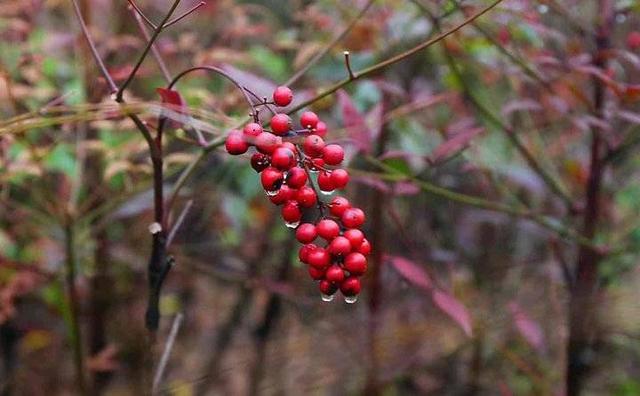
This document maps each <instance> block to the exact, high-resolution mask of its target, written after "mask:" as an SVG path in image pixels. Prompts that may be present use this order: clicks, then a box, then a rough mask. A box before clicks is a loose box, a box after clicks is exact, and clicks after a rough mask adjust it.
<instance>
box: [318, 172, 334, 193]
mask: <svg viewBox="0 0 640 396" xmlns="http://www.w3.org/2000/svg"><path fill="white" fill-rule="evenodd" d="M318 187H320V189H321V190H322V191H326V192H331V191H333V190H335V189H336V186H335V185H334V184H333V180H332V179H331V173H329V172H325V171H322V172H320V174H319V175H318Z"/></svg>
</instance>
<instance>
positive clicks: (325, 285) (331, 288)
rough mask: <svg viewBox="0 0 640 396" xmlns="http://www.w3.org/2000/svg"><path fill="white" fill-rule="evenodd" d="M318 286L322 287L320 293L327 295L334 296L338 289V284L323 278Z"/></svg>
mask: <svg viewBox="0 0 640 396" xmlns="http://www.w3.org/2000/svg"><path fill="white" fill-rule="evenodd" d="M318 288H319V289H320V293H322V294H324V295H327V296H332V295H334V294H336V292H337V291H338V286H337V285H335V284H333V283H331V282H329V281H328V280H321V281H320V283H319V284H318Z"/></svg>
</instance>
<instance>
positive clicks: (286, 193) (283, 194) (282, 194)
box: [269, 184, 297, 205]
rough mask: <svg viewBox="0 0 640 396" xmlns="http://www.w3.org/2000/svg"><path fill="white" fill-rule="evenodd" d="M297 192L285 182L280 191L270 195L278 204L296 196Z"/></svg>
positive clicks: (271, 199) (270, 198) (272, 200)
mask: <svg viewBox="0 0 640 396" xmlns="http://www.w3.org/2000/svg"><path fill="white" fill-rule="evenodd" d="M296 192H297V191H296V190H294V189H292V188H290V187H289V186H287V185H286V184H283V185H282V186H281V187H280V190H279V191H278V193H277V194H276V195H274V196H272V197H269V200H270V201H271V202H273V203H274V204H276V205H282V204H283V203H285V202H287V201H290V200H292V199H293V197H295V194H296Z"/></svg>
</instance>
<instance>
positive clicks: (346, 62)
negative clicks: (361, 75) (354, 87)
mask: <svg viewBox="0 0 640 396" xmlns="http://www.w3.org/2000/svg"><path fill="white" fill-rule="evenodd" d="M344 65H345V67H346V68H347V72H349V79H350V80H354V79H355V78H356V77H355V75H354V74H353V70H351V59H350V57H349V51H344Z"/></svg>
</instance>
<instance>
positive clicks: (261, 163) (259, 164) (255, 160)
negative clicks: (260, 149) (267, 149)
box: [251, 153, 270, 173]
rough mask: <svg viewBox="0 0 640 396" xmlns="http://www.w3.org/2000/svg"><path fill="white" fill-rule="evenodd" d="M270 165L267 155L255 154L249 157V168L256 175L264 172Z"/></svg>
mask: <svg viewBox="0 0 640 396" xmlns="http://www.w3.org/2000/svg"><path fill="white" fill-rule="evenodd" d="M269 163H270V159H269V156H268V155H265V154H262V153H255V154H253V155H252V156H251V167H252V168H253V169H254V170H255V171H256V172H258V173H260V172H262V171H263V170H265V169H266V168H267V167H268V166H269Z"/></svg>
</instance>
